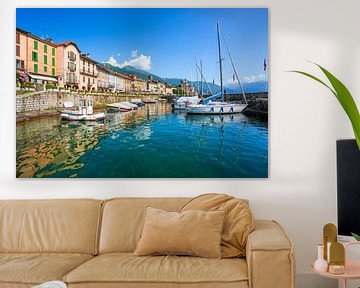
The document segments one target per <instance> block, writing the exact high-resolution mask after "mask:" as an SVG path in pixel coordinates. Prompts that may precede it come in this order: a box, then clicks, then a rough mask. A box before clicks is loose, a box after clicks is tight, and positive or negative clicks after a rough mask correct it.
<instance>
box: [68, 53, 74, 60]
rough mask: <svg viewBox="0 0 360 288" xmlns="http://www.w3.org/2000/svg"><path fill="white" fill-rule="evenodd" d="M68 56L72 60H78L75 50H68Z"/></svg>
mask: <svg viewBox="0 0 360 288" xmlns="http://www.w3.org/2000/svg"><path fill="white" fill-rule="evenodd" d="M68 58H69V60H70V61H76V54H75V53H74V52H73V51H68Z"/></svg>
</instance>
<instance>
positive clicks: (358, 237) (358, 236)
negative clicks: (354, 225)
mask: <svg viewBox="0 0 360 288" xmlns="http://www.w3.org/2000/svg"><path fill="white" fill-rule="evenodd" d="M351 235H352V236H353V237H354V238H355V239H356V241H360V235H357V234H355V233H352V232H351Z"/></svg>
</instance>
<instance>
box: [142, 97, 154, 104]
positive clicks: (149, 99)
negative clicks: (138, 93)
mask: <svg viewBox="0 0 360 288" xmlns="http://www.w3.org/2000/svg"><path fill="white" fill-rule="evenodd" d="M142 101H143V102H144V103H145V104H154V103H157V102H158V100H157V99H154V98H144V99H142Z"/></svg>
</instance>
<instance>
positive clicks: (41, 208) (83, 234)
mask: <svg viewBox="0 0 360 288" xmlns="http://www.w3.org/2000/svg"><path fill="white" fill-rule="evenodd" d="M101 205H102V201H98V200H91V199H66V200H1V201H0V240H1V241H0V253H1V252H2V253H4V252H26V253H38V252H59V253H60V252H61V253H84V254H96V252H97V242H98V241H97V239H98V230H99V223H100V218H101Z"/></svg>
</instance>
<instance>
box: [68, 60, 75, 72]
mask: <svg viewBox="0 0 360 288" xmlns="http://www.w3.org/2000/svg"><path fill="white" fill-rule="evenodd" d="M68 69H69V70H70V71H71V72H75V71H76V65H75V63H70V62H69V63H68Z"/></svg>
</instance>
